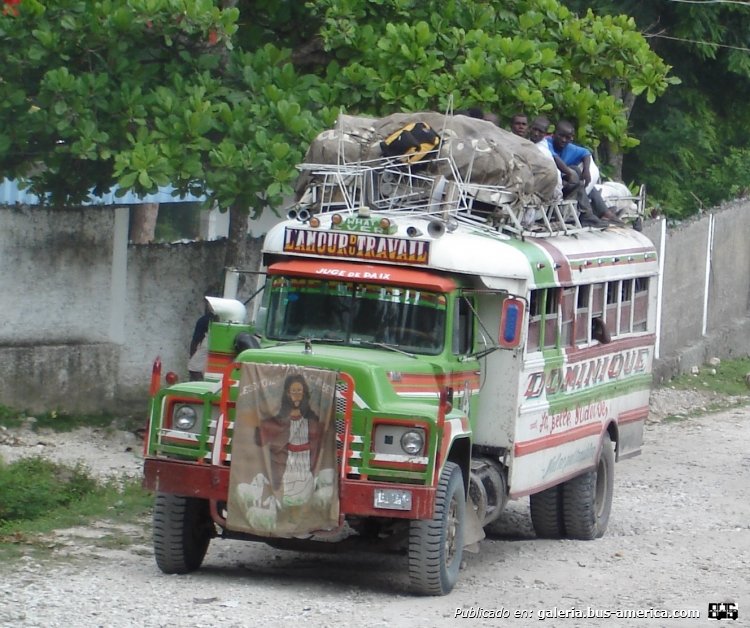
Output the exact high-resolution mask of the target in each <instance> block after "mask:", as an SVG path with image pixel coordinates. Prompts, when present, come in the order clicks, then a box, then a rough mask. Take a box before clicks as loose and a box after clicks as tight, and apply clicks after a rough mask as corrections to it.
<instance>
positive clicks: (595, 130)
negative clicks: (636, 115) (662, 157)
mask: <svg viewBox="0 0 750 628" xmlns="http://www.w3.org/2000/svg"><path fill="white" fill-rule="evenodd" d="M313 13H314V14H315V15H316V16H317V17H318V18H319V19H321V20H322V21H323V28H322V29H321V34H322V37H323V41H324V43H325V47H326V49H327V50H329V51H330V52H331V53H332V54H334V55H335V56H336V59H337V63H338V65H337V70H336V71H335V73H333V72H329V76H328V82H329V84H330V83H331V82H333V84H334V85H335V86H336V87H335V89H336V91H337V92H338V93H339V94H341V95H342V96H344V97H346V98H347V100H346V101H345V102H346V103H347V105H348V106H349V107H352V108H355V109H356V110H357V111H359V112H365V113H370V114H384V113H390V112H392V111H394V110H398V109H406V110H412V111H418V110H425V109H436V110H441V111H443V110H446V108H447V107H448V106H449V103H450V102H451V101H452V102H453V104H454V106H455V107H456V108H465V107H469V106H480V107H483V108H485V109H489V110H491V111H494V112H495V113H497V114H499V115H500V117H501V119H503V120H508V119H509V118H510V117H511V116H512V115H513V114H514V113H516V112H517V111H519V110H523V111H525V112H526V113H527V114H528V115H530V116H533V115H536V114H539V113H546V114H548V115H550V116H552V117H553V118H559V117H571V118H574V119H576V120H577V122H578V127H579V137H580V138H581V140H582V141H584V142H587V143H588V144H590V145H592V146H595V145H597V144H598V143H599V141H601V140H602V139H606V140H608V141H610V142H611V143H613V144H614V145H616V146H619V147H621V148H627V147H630V146H633V145H635V144H637V140H636V139H635V138H634V137H631V136H629V135H628V133H627V118H626V115H625V113H626V112H625V108H624V107H623V104H622V100H621V98H620V96H621V95H622V94H623V93H627V92H628V91H629V92H632V93H633V94H644V96H645V97H646V98H647V99H648V100H649V101H652V100H655V99H656V97H657V96H659V95H661V94H662V93H663V92H664V91H665V90H666V89H667V87H668V86H669V84H671V83H674V82H675V81H676V79H674V78H673V77H669V76H668V72H669V66H667V65H666V64H664V63H663V62H662V61H661V59H660V58H659V57H658V56H656V55H655V54H654V53H653V52H652V51H651V49H650V48H649V47H648V44H647V43H646V41H645V40H644V38H643V37H642V35H641V34H640V33H639V32H638V31H637V30H636V28H635V24H634V22H633V21H632V20H629V19H628V18H625V17H622V16H620V17H611V16H606V17H604V18H599V17H596V16H595V15H593V14H592V13H588V14H587V15H585V16H584V17H582V18H576V17H575V16H573V15H572V14H571V12H570V11H569V10H568V9H567V8H565V7H564V6H562V5H561V4H560V3H558V2H557V1H556V0H513V1H512V2H507V1H504V2H499V1H494V2H483V3H476V2H470V1H468V0H451V1H449V2H445V1H440V2H438V1H426V2H409V1H405V0H382V1H379V2H374V1H368V0H322V1H320V2H316V3H314V8H313ZM363 23H364V26H360V24H363ZM615 88H616V89H615ZM614 93H616V94H618V95H619V96H616V95H613V94H614Z"/></svg>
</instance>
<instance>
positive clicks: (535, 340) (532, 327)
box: [526, 290, 544, 351]
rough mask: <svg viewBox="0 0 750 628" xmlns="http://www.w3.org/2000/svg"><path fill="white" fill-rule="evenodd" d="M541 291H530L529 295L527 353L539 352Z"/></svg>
mask: <svg viewBox="0 0 750 628" xmlns="http://www.w3.org/2000/svg"><path fill="white" fill-rule="evenodd" d="M543 292H544V291H543V290H532V291H531V294H530V295H529V334H528V339H527V341H526V350H527V351H538V350H539V338H540V335H541V326H542V311H541V304H542V293H543Z"/></svg>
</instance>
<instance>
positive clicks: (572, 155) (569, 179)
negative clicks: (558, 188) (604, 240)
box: [547, 120, 606, 227]
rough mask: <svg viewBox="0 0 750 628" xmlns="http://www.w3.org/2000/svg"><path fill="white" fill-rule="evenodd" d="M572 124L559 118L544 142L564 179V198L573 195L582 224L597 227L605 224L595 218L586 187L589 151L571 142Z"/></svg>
mask: <svg viewBox="0 0 750 628" xmlns="http://www.w3.org/2000/svg"><path fill="white" fill-rule="evenodd" d="M574 137H575V135H574V129H573V125H572V124H571V123H570V122H568V121H567V120H560V121H559V122H558V123H557V126H556V127H555V132H554V134H553V135H551V136H549V137H547V145H548V146H549V149H550V152H551V153H552V155H553V156H554V157H556V159H555V163H557V167H558V168H559V170H560V173H561V174H562V179H563V197H564V198H575V199H576V200H577V201H578V206H579V207H580V208H581V216H580V220H581V224H582V225H588V226H594V227H600V226H605V225H606V223H605V222H604V221H602V220H600V219H599V218H597V217H596V215H595V214H594V211H593V209H592V207H591V201H590V200H589V197H588V195H587V194H586V187H587V186H588V185H589V183H591V151H590V150H589V149H588V148H584V147H583V146H579V145H578V144H574V143H573V138H574Z"/></svg>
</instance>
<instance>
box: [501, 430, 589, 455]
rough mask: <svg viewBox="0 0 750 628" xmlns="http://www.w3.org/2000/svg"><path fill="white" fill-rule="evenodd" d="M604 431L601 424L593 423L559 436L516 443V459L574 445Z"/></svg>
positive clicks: (514, 450)
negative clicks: (574, 442)
mask: <svg viewBox="0 0 750 628" xmlns="http://www.w3.org/2000/svg"><path fill="white" fill-rule="evenodd" d="M601 431H602V424H601V423H591V424H589V425H581V426H579V427H574V428H573V429H570V430H565V431H564V432H560V433H559V434H550V435H549V436H542V437H541V438H534V439H532V440H527V441H524V442H522V443H516V444H515V445H514V447H513V453H514V455H515V456H516V458H519V457H521V456H526V455H528V454H533V453H534V452H537V451H541V450H543V449H551V448H552V447H557V446H559V445H564V444H565V443H572V442H573V441H576V440H580V439H582V438H586V437H588V436H593V435H596V434H600V433H601Z"/></svg>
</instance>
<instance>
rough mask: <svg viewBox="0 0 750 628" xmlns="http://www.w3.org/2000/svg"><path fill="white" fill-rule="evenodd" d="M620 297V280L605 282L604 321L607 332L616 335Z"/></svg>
mask: <svg viewBox="0 0 750 628" xmlns="http://www.w3.org/2000/svg"><path fill="white" fill-rule="evenodd" d="M619 298H620V282H619V281H610V282H608V283H607V307H606V312H605V315H604V322H605V323H606V325H607V329H609V333H610V334H613V335H615V336H616V335H617V333H618V332H617V309H618V304H619Z"/></svg>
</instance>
